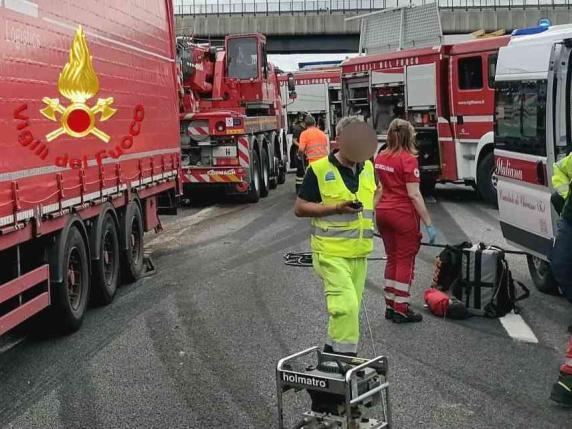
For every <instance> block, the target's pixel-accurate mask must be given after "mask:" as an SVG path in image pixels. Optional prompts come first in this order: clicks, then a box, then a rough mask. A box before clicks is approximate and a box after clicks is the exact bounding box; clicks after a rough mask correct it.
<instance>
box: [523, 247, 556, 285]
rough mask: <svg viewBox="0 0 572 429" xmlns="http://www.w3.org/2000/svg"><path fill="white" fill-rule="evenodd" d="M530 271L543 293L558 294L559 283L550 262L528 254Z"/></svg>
mask: <svg viewBox="0 0 572 429" xmlns="http://www.w3.org/2000/svg"><path fill="white" fill-rule="evenodd" d="M526 261H527V262H528V271H529V273H530V277H531V278H532V281H533V283H534V285H535V286H536V289H538V290H539V291H540V292H542V293H547V294H550V295H558V294H559V291H558V285H557V283H556V280H555V279H554V277H553V276H552V272H551V271H550V264H549V263H548V262H546V261H544V260H542V259H540V258H538V257H536V256H532V255H528V256H527V257H526Z"/></svg>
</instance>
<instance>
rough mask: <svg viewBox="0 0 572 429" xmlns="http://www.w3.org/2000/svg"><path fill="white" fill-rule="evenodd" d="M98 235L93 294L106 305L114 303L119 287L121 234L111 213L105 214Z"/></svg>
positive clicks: (93, 263)
mask: <svg viewBox="0 0 572 429" xmlns="http://www.w3.org/2000/svg"><path fill="white" fill-rule="evenodd" d="M98 235H99V237H97V240H98V241H99V242H98V246H97V247H96V248H95V249H98V250H99V255H96V256H97V259H94V260H93V262H92V270H93V284H92V293H93V298H94V299H95V301H96V302H97V303H100V304H104V305H105V304H109V303H110V302H111V301H113V297H114V296H115V292H116V291H117V286H118V285H119V233H118V232H117V227H116V225H115V221H114V219H113V216H112V215H111V213H106V214H105V217H104V218H103V221H102V224H101V228H100V231H99V234H98ZM95 249H93V251H95Z"/></svg>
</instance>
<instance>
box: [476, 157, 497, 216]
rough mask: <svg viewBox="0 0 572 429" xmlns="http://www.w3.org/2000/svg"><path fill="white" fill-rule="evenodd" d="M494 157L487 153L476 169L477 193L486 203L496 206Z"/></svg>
mask: <svg viewBox="0 0 572 429" xmlns="http://www.w3.org/2000/svg"><path fill="white" fill-rule="evenodd" d="M496 169H497V168H496V165H495V156H494V154H493V153H492V152H490V153H487V154H486V155H485V156H484V158H483V159H482V160H481V162H480V163H479V165H478V167H477V191H478V192H479V195H480V196H481V198H482V199H483V200H485V201H486V202H487V203H489V204H491V205H493V206H498V201H497V182H498V177H497V173H496Z"/></svg>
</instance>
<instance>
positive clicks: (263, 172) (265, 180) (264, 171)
mask: <svg viewBox="0 0 572 429" xmlns="http://www.w3.org/2000/svg"><path fill="white" fill-rule="evenodd" d="M260 164H261V165H260V179H261V180H260V196H261V197H262V198H264V197H267V196H268V194H269V192H270V171H269V169H268V152H267V151H266V149H262V159H261V163H260Z"/></svg>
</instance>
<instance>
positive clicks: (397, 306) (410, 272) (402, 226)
mask: <svg viewBox="0 0 572 429" xmlns="http://www.w3.org/2000/svg"><path fill="white" fill-rule="evenodd" d="M376 218H377V227H378V229H379V232H380V234H381V238H382V239H383V244H384V246H385V254H386V256H387V263H386V265H385V276H384V278H385V286H384V292H385V304H386V306H387V307H388V308H393V309H394V310H395V311H397V312H399V313H402V314H405V313H407V310H408V306H409V289H410V288H411V283H412V282H413V277H414V272H415V257H416V256H417V253H418V252H419V246H420V243H421V233H420V230H419V216H418V215H417V213H416V211H415V209H414V208H413V206H411V207H404V208H396V209H388V208H378V209H377V211H376Z"/></svg>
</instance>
